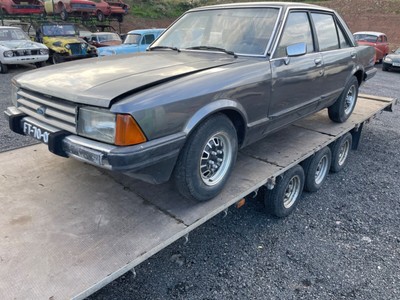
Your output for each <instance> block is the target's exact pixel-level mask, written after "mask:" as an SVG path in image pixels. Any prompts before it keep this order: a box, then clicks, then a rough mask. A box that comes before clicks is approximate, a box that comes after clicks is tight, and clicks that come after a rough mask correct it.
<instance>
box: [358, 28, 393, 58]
mask: <svg viewBox="0 0 400 300" xmlns="http://www.w3.org/2000/svg"><path fill="white" fill-rule="evenodd" d="M354 39H355V40H356V41H357V43H358V44H359V45H367V46H372V47H374V48H375V61H376V62H379V63H381V62H382V59H383V58H384V57H385V56H386V55H387V54H388V53H389V43H388V39H387V36H386V34H384V33H382V32H375V31H360V32H356V33H354Z"/></svg>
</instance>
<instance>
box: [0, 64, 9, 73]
mask: <svg viewBox="0 0 400 300" xmlns="http://www.w3.org/2000/svg"><path fill="white" fill-rule="evenodd" d="M7 72H8V67H7V65H5V64H2V63H1V62H0V74H6V73H7Z"/></svg>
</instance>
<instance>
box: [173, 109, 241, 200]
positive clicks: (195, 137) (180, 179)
mask: <svg viewBox="0 0 400 300" xmlns="http://www.w3.org/2000/svg"><path fill="white" fill-rule="evenodd" d="M237 151H238V138H237V133H236V129H235V127H234V126H233V124H232V122H231V121H230V120H229V118H228V117H227V116H225V115H223V114H217V115H213V116H211V117H209V118H208V119H206V120H205V121H204V122H203V123H201V124H200V125H199V126H198V127H197V128H196V129H195V130H194V132H193V133H192V134H191V135H190V136H189V138H188V140H187V142H186V144H185V146H184V147H183V149H182V150H181V153H180V155H179V158H178V161H177V164H176V166H175V170H174V174H173V176H174V181H175V184H176V187H177V189H178V191H179V192H180V193H181V194H182V195H183V196H185V197H186V198H188V199H192V200H196V201H207V200H209V199H211V198H213V197H215V196H216V195H218V194H219V193H220V192H221V190H222V189H223V187H224V185H225V183H226V182H227V180H228V178H229V175H230V174H231V172H232V169H233V166H234V164H235V161H236V156H237Z"/></svg>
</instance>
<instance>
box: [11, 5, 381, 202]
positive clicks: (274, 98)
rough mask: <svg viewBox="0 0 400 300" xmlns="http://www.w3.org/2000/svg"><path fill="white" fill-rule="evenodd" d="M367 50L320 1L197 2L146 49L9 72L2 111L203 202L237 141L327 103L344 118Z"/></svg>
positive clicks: (57, 140) (369, 58) (62, 148)
mask: <svg viewBox="0 0 400 300" xmlns="http://www.w3.org/2000/svg"><path fill="white" fill-rule="evenodd" d="M374 52H375V51H374V49H373V48H371V47H368V46H357V45H356V43H355V41H354V39H353V36H352V34H351V32H350V31H349V29H348V27H347V26H346V24H345V22H344V21H343V20H342V18H341V17H340V16H339V15H338V14H337V13H336V12H335V11H333V10H331V9H327V8H322V7H319V6H314V5H307V4H295V3H278V2H260V3H241V4H238V3H236V4H228V5H217V6H208V7H202V8H196V9H192V10H190V11H188V12H186V13H185V14H183V16H181V17H180V18H179V19H178V20H177V21H176V22H174V23H173V24H172V25H171V26H170V27H169V28H168V29H167V30H166V31H164V32H163V33H162V35H161V36H160V37H159V38H158V39H157V40H156V41H154V42H153V43H152V44H151V45H150V46H149V48H148V51H147V52H145V53H139V54H128V55H117V56H110V57H103V58H93V59H87V60H84V61H79V62H70V63H66V64H63V65H57V66H50V67H47V68H45V70H44V69H38V70H33V71H30V72H27V73H25V74H21V75H18V76H16V77H15V78H14V79H13V81H12V103H13V106H11V107H9V108H8V109H7V111H6V112H5V114H6V115H7V116H8V119H9V124H10V127H11V130H13V131H14V132H17V133H20V134H24V135H29V136H31V137H32V138H35V139H38V140H40V141H41V142H43V143H46V144H47V145H48V149H49V150H50V151H51V152H53V153H55V154H57V155H60V156H64V157H73V158H76V159H78V160H81V161H84V162H88V163H91V164H93V165H96V166H98V167H101V168H105V169H109V170H114V171H117V172H122V173H125V174H128V175H131V176H132V177H136V178H139V179H141V180H143V181H146V182H150V183H162V182H166V181H168V180H172V181H173V182H174V183H175V185H176V187H177V189H178V191H179V192H180V193H181V194H182V195H184V196H185V197H187V198H190V199H195V200H198V201H205V200H209V199H211V198H213V197H214V196H216V195H217V194H218V193H219V192H220V191H221V190H222V189H223V187H224V185H225V183H226V182H227V180H228V178H229V176H230V174H231V172H232V169H233V167H234V164H235V161H236V156H237V152H238V149H240V148H242V147H245V146H246V145H249V144H251V143H253V142H255V141H257V140H259V139H261V138H265V137H266V136H267V135H268V134H270V133H271V132H273V131H276V130H278V129H280V128H282V127H284V126H287V125H288V124H290V123H292V122H294V121H296V120H298V119H299V118H303V117H305V116H307V115H310V114H312V113H315V112H317V111H319V110H321V109H323V108H328V114H327V117H328V116H329V118H330V119H331V120H332V121H334V122H345V121H346V119H348V118H349V116H350V115H351V113H352V111H353V109H354V106H355V105H356V101H357V95H358V87H359V86H360V84H361V83H362V82H363V81H365V80H367V79H369V78H371V77H373V76H374V74H375V72H376V69H374V68H373V63H374V54H375V53H374ZM266 138H268V137H266Z"/></svg>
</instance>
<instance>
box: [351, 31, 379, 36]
mask: <svg viewBox="0 0 400 300" xmlns="http://www.w3.org/2000/svg"><path fill="white" fill-rule="evenodd" d="M353 34H370V35H376V36H380V35H386V34H384V33H382V32H378V31H357V32H355V33H353Z"/></svg>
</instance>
